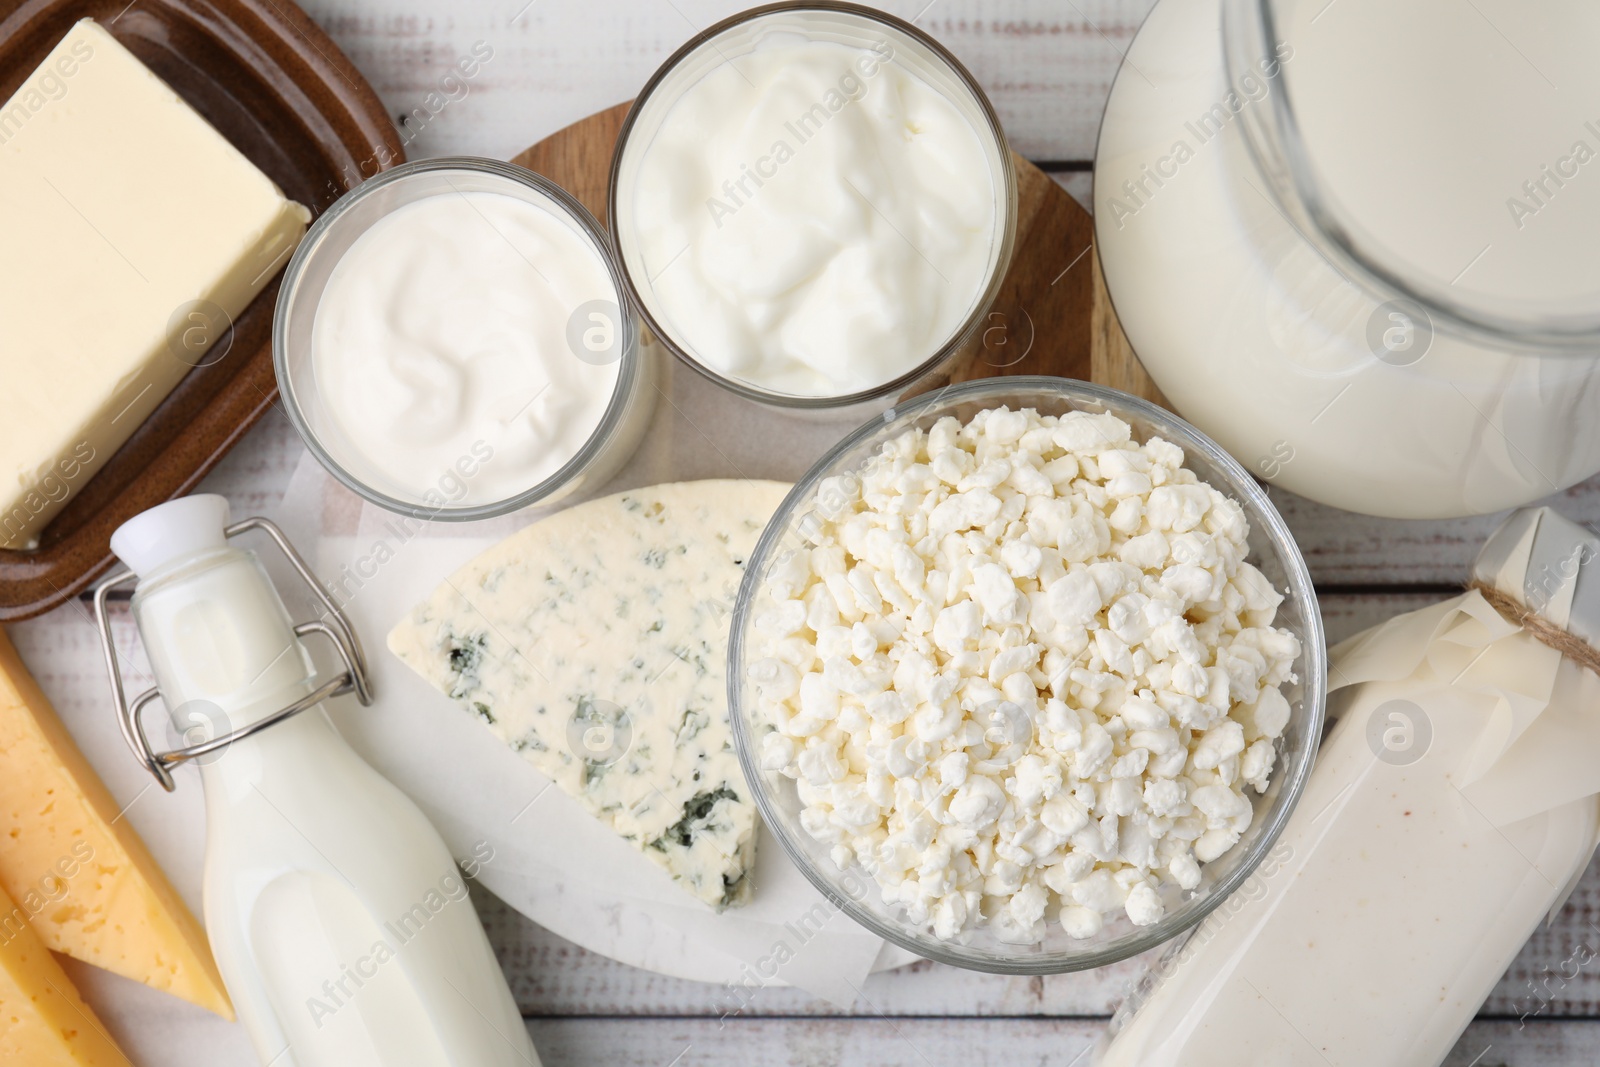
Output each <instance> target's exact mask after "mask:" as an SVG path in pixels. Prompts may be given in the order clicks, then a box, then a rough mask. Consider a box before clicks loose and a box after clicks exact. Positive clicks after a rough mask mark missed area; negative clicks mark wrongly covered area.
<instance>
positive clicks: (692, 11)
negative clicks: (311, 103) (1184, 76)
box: [302, 0, 1153, 160]
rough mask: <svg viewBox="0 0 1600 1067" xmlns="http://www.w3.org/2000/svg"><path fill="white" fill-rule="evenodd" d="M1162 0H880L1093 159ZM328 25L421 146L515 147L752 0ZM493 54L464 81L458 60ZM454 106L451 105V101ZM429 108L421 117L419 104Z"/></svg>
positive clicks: (993, 90)
mask: <svg viewBox="0 0 1600 1067" xmlns="http://www.w3.org/2000/svg"><path fill="white" fill-rule="evenodd" d="M1152 2H1153V0H1070V2H1062V0H934V2H932V3H930V2H929V0H892V2H886V3H877V4H874V5H872V6H876V7H880V8H882V9H884V10H887V11H889V12H891V13H893V14H896V15H899V16H900V17H902V18H906V19H911V20H913V21H915V23H916V24H917V25H918V26H920V27H922V28H923V29H925V30H928V31H929V32H931V33H932V34H934V35H935V36H936V37H938V38H939V40H941V41H942V42H943V43H944V44H945V45H946V46H947V47H948V48H949V49H950V50H951V51H952V52H954V53H955V55H956V56H957V58H959V59H960V60H961V61H962V62H963V63H964V64H965V65H966V66H967V67H968V68H969V69H970V70H971V71H972V73H973V74H974V76H975V77H976V78H977V79H978V81H979V82H980V83H981V84H982V85H983V86H984V89H985V91H986V92H987V93H988V94H989V96H990V97H991V99H993V101H994V104H995V108H996V110H997V111H998V112H999V114H1000V119H1001V121H1002V122H1003V123H1004V125H1005V128H1006V130H1007V131H1008V134H1009V136H1010V138H1011V142H1012V145H1013V147H1015V148H1016V149H1017V151H1019V152H1021V153H1022V154H1023V155H1025V156H1027V157H1028V158H1029V159H1042V160H1086V159H1091V158H1093V155H1094V144H1095V138H1096V134H1097V132H1098V130H1099V125H1100V112H1101V110H1102V108H1103V107H1104V104H1105V98H1106V94H1107V92H1108V91H1109V90H1110V87H1111V79H1112V77H1113V76H1114V75H1115V74H1116V70H1117V66H1118V64H1119V63H1121V61H1122V53H1123V52H1124V51H1126V49H1127V47H1128V44H1129V42H1130V41H1132V39H1133V34H1134V31H1135V30H1137V29H1138V26H1139V23H1140V22H1141V21H1142V20H1143V18H1144V15H1145V13H1146V12H1147V11H1148V10H1149V9H1150V7H1151V4H1152ZM302 6H303V7H305V8H306V10H307V11H308V12H310V14H311V16H312V17H313V18H314V19H315V20H316V21H317V22H318V23H319V24H320V25H321V26H322V27H323V28H324V29H326V30H327V31H328V34H329V36H331V37H332V38H333V39H334V41H335V42H336V43H337V44H338V45H339V47H340V48H342V49H343V50H344V52H345V54H346V55H348V56H349V57H350V58H351V59H352V60H353V61H354V62H355V64H356V66H357V67H358V68H360V70H361V71H362V72H363V73H364V74H365V75H366V76H367V79H368V80H369V81H371V82H372V84H373V86H374V88H376V89H377V90H378V95H379V96H380V97H382V98H383V100H384V102H385V103H386V104H388V105H389V108H390V111H391V112H392V113H393V114H395V115H397V116H398V115H407V116H411V117H412V118H411V121H410V122H409V123H408V124H407V131H408V134H409V135H410V143H409V144H408V146H407V152H408V153H409V154H410V155H411V157H412V158H419V157H423V156H438V155H452V154H459V153H472V154H477V155H492V156H497V157H499V158H501V159H508V158H510V157H511V156H512V155H514V154H515V153H517V152H520V151H521V150H522V149H524V148H526V147H527V146H528V145H530V144H532V143H533V142H535V141H537V140H539V139H540V138H542V137H545V136H548V135H549V134H551V133H553V132H555V131H556V130H558V129H560V128H561V127H563V126H566V125H569V124H570V123H573V122H576V121H578V120H579V119H581V118H583V117H584V116H585V115H591V114H593V113H595V112H596V111H599V110H601V109H602V108H606V107H610V106H611V105H612V104H615V103H617V102H618V101H620V100H627V99H629V98H631V97H632V96H633V95H634V94H635V93H636V92H638V90H639V87H640V86H641V85H643V84H644V82H645V79H646V78H648V77H649V76H650V74H651V72H652V71H654V70H655V68H656V66H657V65H659V64H660V62H661V61H662V60H664V59H666V57H667V56H668V55H670V54H671V52H672V51H673V50H674V49H675V48H677V47H678V46H679V45H680V44H682V43H683V42H684V41H685V40H687V39H688V38H689V37H690V36H692V35H693V34H694V33H695V32H696V31H697V30H699V29H701V28H703V27H705V26H708V25H710V24H711V23H713V22H716V21H717V20H719V19H722V18H725V17H727V16H728V15H731V14H734V13H735V12H737V11H739V10H741V9H743V8H745V7H748V6H750V5H749V4H747V3H741V2H739V0H671V2H670V3H662V2H641V0H585V2H582V3H579V2H577V0H533V2H531V3H530V2H529V0H473V2H470V3H461V4H456V5H453V6H452V5H446V4H442V3H439V2H438V0H309V2H307V3H305V4H303V5H302ZM480 42H481V44H482V45H483V46H486V47H488V48H489V49H491V50H492V52H493V55H492V58H490V59H489V60H488V61H487V62H485V63H483V64H482V65H481V68H482V69H481V70H480V71H479V72H478V73H477V74H475V75H474V76H473V77H472V78H471V79H467V80H465V82H463V81H462V80H461V79H459V78H455V79H452V75H451V67H452V65H453V64H455V63H456V61H457V60H458V59H459V58H461V57H463V56H466V55H469V54H471V51H472V48H473V46H474V45H475V44H479V43H480ZM441 102H442V103H441ZM419 108H421V109H422V111H423V114H422V116H421V117H418V116H416V111H417V109H419Z"/></svg>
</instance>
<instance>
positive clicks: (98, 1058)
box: [0, 890, 132, 1067]
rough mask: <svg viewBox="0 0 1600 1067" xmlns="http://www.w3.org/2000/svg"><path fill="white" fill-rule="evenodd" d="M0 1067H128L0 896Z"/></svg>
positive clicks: (53, 961) (47, 953)
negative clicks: (0, 1066) (1, 1066)
mask: <svg viewBox="0 0 1600 1067" xmlns="http://www.w3.org/2000/svg"><path fill="white" fill-rule="evenodd" d="M0 1063H14V1064H18V1065H19V1067H132V1064H130V1063H129V1062H128V1057H126V1056H124V1055H123V1054H122V1050H121V1049H119V1048H117V1044H116V1042H115V1041H113V1040H111V1037H110V1035H108V1034H107V1033H106V1028H105V1026H104V1025H103V1024H102V1023H101V1022H100V1020H99V1019H97V1018H95V1015H94V1012H93V1011H91V1010H90V1009H89V1005H87V1004H85V1003H84V1002H83V998H82V997H81V996H79V995H78V990H77V989H76V987H74V986H73V984H72V982H71V981H70V980H69V979H68V978H67V975H66V972H64V971H63V970H62V969H61V964H59V963H57V962H56V958H55V957H54V956H52V955H50V950H49V949H47V948H45V947H44V943H43V942H42V941H40V940H39V935H38V934H36V933H34V931H33V928H32V927H31V926H29V925H28V921H27V919H26V918H24V917H23V912H22V909H21V908H20V907H18V906H17V905H16V904H15V903H14V902H13V901H12V900H11V898H10V897H8V896H6V894H5V892H4V891H3V890H0Z"/></svg>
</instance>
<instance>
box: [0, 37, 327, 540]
mask: <svg viewBox="0 0 1600 1067" xmlns="http://www.w3.org/2000/svg"><path fill="white" fill-rule="evenodd" d="M0 204H4V205H5V216H6V221H5V225H4V226H3V227H0V381H3V382H4V383H5V388H4V389H0V546H3V547H6V548H25V547H28V546H30V545H32V544H35V543H37V538H38V533H39V531H40V530H41V529H43V527H44V526H45V525H46V524H47V523H48V522H49V521H50V520H51V519H52V518H53V517H54V516H55V515H56V513H57V512H58V511H60V510H61V508H62V506H64V505H65V503H66V502H67V500H68V499H70V498H71V496H72V494H73V493H75V492H76V491H78V490H79V489H80V488H81V487H82V486H83V484H84V483H85V482H87V481H88V480H89V479H90V478H91V477H92V476H93V475H94V473H95V471H97V470H99V469H100V467H101V466H102V465H103V464H104V463H105V461H106V460H107V459H109V458H110V457H111V455H112V454H113V453H114V452H115V451H116V450H117V449H118V448H119V447H121V445H122V443H123V442H124V441H126V440H127V438H128V436H129V435H130V434H131V433H132V432H133V431H134V429H136V428H137V427H138V425H139V424H140V423H141V422H142V421H143V420H144V419H145V417H146V416H148V415H149V414H150V412H151V411H153V410H154V409H155V407H156V405H158V404H159V403H160V402H161V401H162V400H163V399H165V397H166V395H167V394H168V393H170V392H171V391H172V389H173V387H174V386H175V385H177V383H178V381H179V379H180V378H182V377H183V375H184V374H185V373H187V372H188V371H189V369H190V368H191V367H192V366H193V365H195V364H197V363H199V362H201V361H202V360H203V358H204V356H205V350H206V349H207V347H209V344H210V342H211V341H213V340H215V339H216V338H217V337H219V336H221V334H222V332H223V331H224V330H225V329H226V328H227V326H228V324H229V323H231V322H232V321H233V319H234V318H235V317H236V316H238V314H239V313H240V312H241V311H243V310H244V308H245V307H246V305H248V304H249V303H250V301H251V300H252V299H253V298H254V297H255V296H256V294H257V293H259V292H260V291H261V290H262V289H263V288H264V287H265V286H266V285H267V283H268V282H270V281H271V280H272V278H273V277H274V276H275V275H276V274H277V273H278V271H279V269H280V268H281V267H282V266H283V265H284V264H285V263H287V262H288V259H289V256H290V254H291V253H292V252H293V251H294V247H295V245H296V244H298V243H299V240H300V238H301V236H302V235H304V233H305V228H306V223H307V222H309V221H310V217H311V216H310V213H309V212H308V211H307V210H306V209H305V208H304V207H302V206H300V205H299V204H296V203H294V202H292V201H289V200H286V199H285V198H284V196H283V194H282V193H281V192H280V191H279V190H278V188H277V187H276V186H275V185H273V183H272V181H271V180H270V179H268V178H267V176H266V175H264V174H262V173H261V172H260V171H259V170H257V169H256V167H255V166H254V165H253V164H251V163H250V161H249V160H247V159H246V158H245V157H244V156H243V155H242V154H241V153H240V152H239V150H238V149H236V148H234V147H233V146H232V145H231V144H229V143H228V142H227V141H226V140H224V139H223V138H222V136H221V135H220V134H218V133H217V131H216V130H214V129H212V128H211V126H210V125H209V124H208V123H207V122H206V121H205V119H203V118H201V117H200V115H199V114H197V113H196V112H195V111H194V109H193V108H191V107H190V106H189V105H188V104H187V103H185V102H184V101H183V100H181V99H180V98H179V97H178V95H177V94H176V93H174V92H173V91H172V90H171V89H170V88H168V87H167V85H166V83H164V82H162V81H161V79H159V78H157V77H156V76H155V75H154V74H152V73H151V72H150V70H149V69H148V68H146V67H145V66H144V64H142V63H140V62H139V60H138V59H136V58H135V57H134V56H133V54H132V53H131V52H129V51H128V50H127V49H126V48H124V47H123V46H122V45H121V44H119V43H117V41H116V40H115V39H114V38H113V37H112V36H111V35H110V34H108V33H106V31H105V30H103V29H101V28H100V26H98V25H97V24H96V23H94V22H93V21H91V20H87V19H85V20H84V21H82V22H79V23H77V24H76V25H75V26H73V28H72V29H71V31H70V32H68V34H67V36H66V37H65V38H64V39H63V40H62V41H61V43H60V44H58V45H57V46H56V48H55V50H54V51H52V52H51V53H50V55H49V57H48V58H47V59H46V60H45V61H44V63H43V64H41V65H40V67H39V68H38V69H37V70H36V71H34V73H33V74H32V75H31V76H30V77H29V78H28V80H27V81H25V82H24V83H23V84H22V87H21V88H20V89H18V90H17V92H16V94H15V95H13V96H12V97H11V99H10V100H9V101H7V102H6V104H5V105H4V107H0Z"/></svg>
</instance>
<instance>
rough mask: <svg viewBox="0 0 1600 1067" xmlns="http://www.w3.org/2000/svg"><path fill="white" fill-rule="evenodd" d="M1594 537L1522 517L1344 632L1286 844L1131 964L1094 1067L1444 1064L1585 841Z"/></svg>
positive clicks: (1538, 515) (1591, 783) (1582, 861)
mask: <svg viewBox="0 0 1600 1067" xmlns="http://www.w3.org/2000/svg"><path fill="white" fill-rule="evenodd" d="M1597 555H1600V538H1597V537H1595V536H1594V535H1593V534H1592V533H1590V532H1589V531H1588V530H1586V529H1584V528H1582V527H1580V526H1578V525H1576V524H1574V523H1572V522H1570V521H1568V520H1567V519H1565V518H1563V517H1561V516H1560V515H1558V514H1556V513H1555V512H1553V511H1551V510H1549V509H1548V508H1540V509H1527V510H1523V511H1519V512H1516V513H1515V514H1513V515H1512V516H1511V518H1510V519H1509V520H1508V521H1507V522H1506V523H1505V525H1503V526H1502V527H1501V528H1500V529H1499V530H1498V531H1497V532H1496V533H1495V534H1494V535H1493V536H1492V537H1491V538H1490V539H1489V541H1488V543H1487V544H1486V545H1485V546H1484V548H1483V550H1482V552H1481V553H1480V555H1479V557H1478V560H1477V564H1476V566H1475V568H1474V574H1473V588H1472V589H1471V590H1469V591H1468V592H1466V593H1464V594H1462V595H1461V596H1458V597H1455V598H1453V599H1451V600H1448V601H1446V602H1444V603H1441V604H1437V605H1434V606H1432V607H1429V608H1425V609H1423V610H1420V611H1414V612H1411V613H1409V614H1406V615H1402V616H1399V617H1398V618H1395V619H1391V620H1390V621H1389V622H1387V623H1384V624H1382V625H1380V626H1377V627H1374V628H1373V629H1371V630H1368V631H1366V632H1365V633H1363V634H1360V635H1358V636H1356V637H1353V638H1351V639H1350V640H1348V641H1345V642H1344V643H1343V644H1341V645H1339V646H1337V647H1336V648H1334V649H1333V651H1332V656H1331V664H1330V667H1329V679H1328V680H1329V686H1330V689H1331V690H1332V696H1331V698H1330V704H1329V717H1330V719H1332V720H1333V721H1334V725H1333V727H1332V729H1331V730H1330V732H1329V734H1328V735H1327V738H1326V739H1325V741H1324V743H1323V745H1322V748H1321V750H1320V752H1319V754H1318V757H1317V768H1316V770H1315V772H1314V773H1313V775H1312V778H1311V781H1310V783H1309V784H1308V786H1307V788H1306V792H1305V795H1304V796H1303V797H1302V798H1301V800H1300V803H1299V806H1298V808H1297V809H1296V811H1295V814H1294V816H1293V818H1292V820H1291V821H1290V823H1289V825H1288V827H1287V828H1286V829H1285V831H1284V834H1283V836H1282V838H1281V840H1280V841H1279V842H1278V844H1277V845H1276V846H1275V847H1274V850H1273V852H1272V853H1271V854H1270V855H1269V857H1268V858H1267V860H1266V861H1265V862H1264V863H1263V864H1262V866H1261V868H1260V869H1259V870H1258V871H1257V872H1256V874H1255V875H1254V876H1253V877H1252V878H1251V879H1250V881H1248V882H1246V883H1245V884H1244V886H1242V887H1241V888H1240V889H1239V890H1238V891H1237V892H1236V893H1235V894H1234V895H1233V896H1231V897H1230V898H1228V899H1227V900H1226V901H1224V902H1223V903H1222V905H1221V906H1220V907H1219V908H1218V909H1217V911H1215V912H1214V913H1212V915H1211V916H1210V917H1208V918H1207V919H1206V921H1205V922H1204V923H1202V924H1201V925H1200V926H1199V927H1198V928H1197V929H1196V930H1195V932H1194V933H1193V934H1192V935H1191V936H1190V938H1189V939H1188V940H1187V941H1186V942H1184V943H1182V944H1180V945H1177V946H1175V947H1174V948H1172V949H1171V950H1169V951H1168V952H1167V953H1166V955H1165V956H1164V957H1163V958H1162V959H1161V960H1160V961H1159V962H1158V963H1157V964H1155V965H1154V966H1153V967H1152V968H1151V970H1150V972H1149V973H1148V974H1147V975H1146V976H1145V977H1144V978H1143V979H1142V980H1141V982H1140V983H1139V985H1138V986H1137V987H1136V988H1135V990H1134V992H1133V994H1132V995H1131V996H1130V997H1129V998H1128V1001H1127V1003H1125V1004H1124V1005H1123V1007H1122V1009H1121V1010H1120V1011H1119V1012H1118V1014H1117V1017H1116V1018H1115V1019H1113V1020H1112V1024H1111V1027H1110V1029H1109V1031H1108V1032H1107V1034H1106V1035H1105V1038H1104V1039H1103V1040H1102V1042H1101V1045H1100V1047H1099V1049H1098V1050H1097V1051H1098V1057H1097V1060H1096V1062H1097V1063H1098V1064H1100V1065H1101V1067H1128V1065H1139V1067H1176V1065H1182V1067H1223V1065H1226V1067H1252V1065H1261V1067H1267V1065H1271V1067H1300V1065H1305V1067H1313V1065H1314V1067H1328V1065H1330V1064H1332V1065H1334V1067H1346V1065H1349V1067H1356V1065H1359V1067H1418V1065H1425V1064H1436V1063H1439V1062H1440V1061H1441V1060H1443V1059H1444V1057H1445V1056H1446V1055H1447V1054H1448V1053H1449V1051H1450V1049H1451V1048H1452V1046H1453V1045H1454V1044H1455V1042H1456V1040H1457V1038H1458V1037H1459V1036H1460V1034H1461V1032H1462V1030H1463V1029H1464V1028H1465V1027H1466V1025H1467V1023H1468V1022H1470V1021H1471V1019H1472V1017H1473V1015H1474V1014H1475V1013H1476V1011H1477V1009H1478V1007H1479V1005H1480V1004H1482V1002H1483V1000H1484V998H1485V997H1487V996H1488V994H1489V992H1490V991H1491V989H1492V988H1493V987H1494V985H1495V983H1496V982H1497V981H1498V980H1499V978H1500V976H1501V975H1502V974H1504V973H1505V970H1506V968H1507V966H1508V965H1509V964H1510V963H1511V961H1512V959H1513V958H1514V957H1515V956H1516V954H1517V951H1518V950H1519V949H1520V948H1521V947H1522V945H1523V944H1524V942H1526V941H1527V939H1528V937H1529V935H1530V934H1532V933H1533V931H1534V930H1535V929H1536V928H1537V926H1538V925H1539V923H1541V922H1543V921H1545V919H1546V918H1547V916H1549V915H1550V914H1552V913H1553V912H1554V911H1555V910H1556V909H1559V908H1560V906H1561V905H1562V903H1563V902H1565V900H1566V898H1567V896H1568V894H1569V893H1570V892H1571V891H1572V888H1573V887H1574V885H1575V884H1576V882H1577V880H1578V878H1579V877H1580V875H1581V874H1582V873H1583V870H1584V868H1585V867H1586V866H1587V864H1588V862H1589V859H1590V857H1591V855H1592V854H1593V852H1594V850H1595V846H1596V843H1597V832H1600V758H1597V757H1600V714H1597V712H1600V676H1597V675H1596V673H1595V670H1594V669H1592V667H1593V665H1594V664H1595V663H1596V662H1597V659H1596V656H1595V654H1594V652H1593V647H1594V646H1595V645H1596V644H1597V635H1600V565H1597V564H1596V563H1595V562H1594V560H1595V558H1596V556H1597ZM1585 661H1587V663H1588V664H1589V665H1587V666H1586V665H1585ZM1244 1035H1248V1040H1247V1041H1241V1036H1244Z"/></svg>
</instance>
